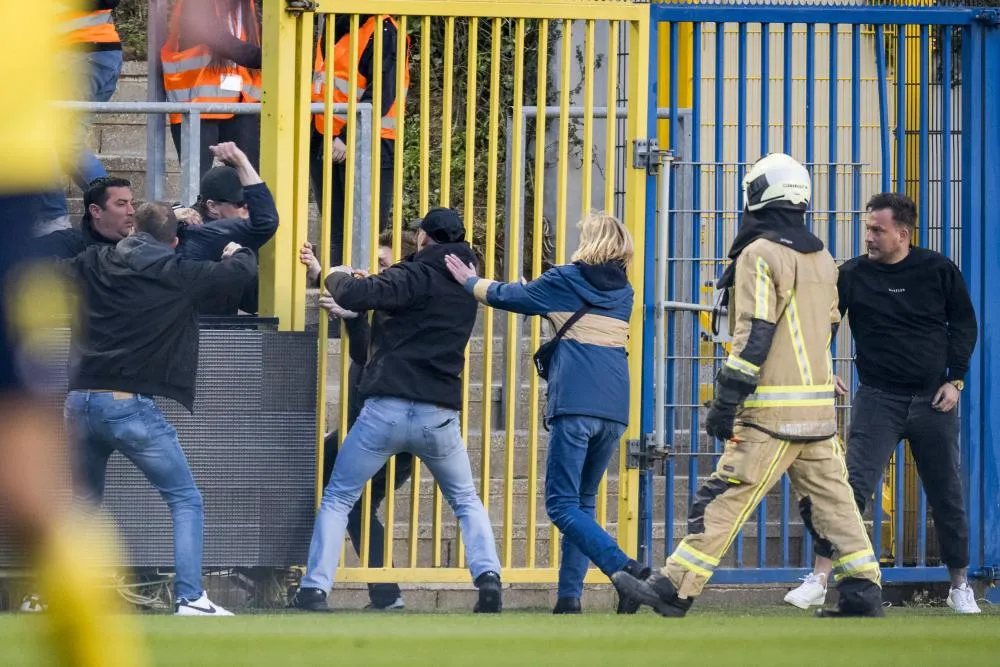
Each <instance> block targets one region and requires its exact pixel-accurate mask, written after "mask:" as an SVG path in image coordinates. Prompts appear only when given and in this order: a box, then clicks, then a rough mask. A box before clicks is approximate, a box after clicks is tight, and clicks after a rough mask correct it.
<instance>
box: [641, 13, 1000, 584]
mask: <svg viewBox="0 0 1000 667" xmlns="http://www.w3.org/2000/svg"><path fill="white" fill-rule="evenodd" d="M651 12H652V16H653V21H652V30H653V35H652V42H651V43H652V44H657V39H658V34H659V31H667V32H668V33H669V35H670V49H669V53H668V54H667V57H669V59H670V63H669V73H670V76H669V81H670V85H669V105H668V106H669V108H671V109H678V108H679V107H680V105H679V98H680V93H679V90H678V88H679V83H680V82H682V81H683V80H686V77H687V76H688V73H681V72H680V71H679V67H680V64H681V63H682V62H683V63H690V72H689V74H690V79H691V81H692V90H691V95H690V99H691V104H690V116H689V118H690V122H689V123H687V126H686V127H682V125H681V122H680V114H674V117H673V118H672V119H671V122H670V130H669V138H667V137H662V136H661V137H660V145H661V146H664V147H667V148H669V149H671V150H673V151H674V154H675V159H674V163H673V167H672V168H671V169H670V170H669V171H666V172H664V173H663V174H662V175H660V177H661V178H670V179H672V180H671V184H670V185H671V187H670V189H669V191H670V193H671V194H670V201H669V202H657V199H656V192H657V190H658V188H657V187H656V180H655V179H656V178H657V176H655V175H654V176H650V179H651V180H650V183H649V185H648V187H647V227H648V228H647V233H646V238H648V239H652V238H655V237H656V234H655V232H656V229H655V225H656V220H657V215H656V213H657V210H658V206H664V205H665V206H668V207H669V212H670V215H669V231H668V234H669V256H668V260H667V267H668V271H669V273H668V280H667V290H668V293H667V300H668V301H689V302H695V303H703V304H707V303H710V299H711V294H710V291H709V290H707V289H706V283H708V282H710V281H713V280H715V279H716V278H717V277H718V275H719V274H720V273H721V270H722V268H723V267H724V265H725V261H726V260H725V253H726V251H727V249H728V247H729V244H730V242H731V240H732V238H733V236H734V235H735V232H736V229H737V227H738V225H739V219H740V213H741V207H740V187H739V184H740V181H741V180H742V176H743V173H744V170H745V169H746V168H747V166H748V164H750V163H752V162H754V161H755V160H756V159H757V158H758V157H760V156H761V155H764V154H766V153H767V152H769V151H775V150H782V151H785V152H788V153H790V154H792V155H794V156H795V157H797V158H798V159H800V160H802V161H803V162H804V163H805V164H806V165H807V168H809V169H810V171H811V173H812V175H813V188H814V197H813V201H812V203H811V207H810V210H809V212H808V214H807V223H808V224H809V225H810V226H811V228H812V229H813V230H814V231H815V232H816V233H817V234H818V235H819V236H820V237H821V238H823V239H825V240H826V241H827V244H828V247H829V249H830V251H831V252H832V253H833V254H834V256H835V257H837V259H838V260H845V259H848V258H850V257H853V256H855V255H857V254H858V253H859V251H860V245H861V244H860V239H861V236H862V234H863V222H862V214H863V210H862V206H863V204H864V202H866V201H867V199H868V198H869V197H871V196H872V195H873V194H875V193H877V192H880V191H886V190H890V189H895V190H901V191H906V192H908V193H909V194H910V195H911V196H913V198H914V199H915V200H916V201H917V204H918V214H919V223H918V224H919V234H918V241H919V243H920V245H922V246H925V247H931V248H934V249H936V250H939V251H941V252H943V253H945V254H946V255H948V256H950V257H952V258H953V259H954V260H955V261H956V262H957V263H959V265H960V266H961V268H962V271H963V273H964V275H965V277H966V280H967V281H968V283H969V288H970V293H971V294H972V297H973V299H974V303H975V305H976V309H977V313H978V314H979V318H980V323H981V333H980V343H979V346H978V348H977V352H976V355H975V357H974V359H973V364H972V369H971V370H970V373H969V376H968V381H967V389H966V391H965V394H964V395H963V400H962V408H961V409H962V413H963V430H962V448H963V475H964V477H965V481H966V489H967V502H968V508H969V521H970V532H971V533H972V535H971V540H970V548H971V550H972V554H971V560H972V569H973V571H975V572H977V573H978V574H979V575H980V576H988V577H990V576H993V575H995V574H996V572H995V569H991V566H995V565H996V564H997V563H1000V495H998V490H1000V454H998V451H997V447H998V445H996V444H995V443H997V442H1000V430H998V427H1000V424H998V420H997V417H996V416H995V414H994V413H996V412H998V411H1000V409H998V408H994V406H993V405H992V397H993V396H994V393H993V390H995V389H1000V386H998V384H1000V373H998V374H993V373H991V366H992V364H993V361H992V360H993V358H994V356H995V355H996V353H998V352H1000V328H998V324H1000V319H998V318H1000V305H998V304H997V303H994V302H993V301H991V300H990V299H989V293H990V290H991V289H992V290H994V291H995V290H996V289H997V288H1000V259H998V256H1000V252H998V251H1000V241H998V240H997V231H998V230H1000V207H997V206H996V205H995V204H994V205H993V206H992V207H991V206H988V205H987V200H986V197H987V196H989V195H988V190H990V189H996V188H997V187H1000V129H998V124H997V123H996V122H995V120H993V119H995V113H996V109H997V108H998V104H1000V28H998V27H997V14H996V12H995V10H982V9H963V8H901V7H886V6H876V7H860V6H851V7H827V6H812V7H810V6H781V5H767V6H760V5H755V6H733V5H725V4H706V5H697V4H677V5H673V4H657V5H652V6H651ZM684 22H690V23H691V25H692V28H691V39H690V40H689V41H687V42H682V40H681V39H679V32H680V27H681V25H682V23H684ZM687 47H689V48H690V49H691V51H690V53H687V54H685V53H682V52H681V48H687ZM733 51H735V53H733ZM959 52H960V53H959ZM659 55H660V54H657V53H656V52H655V51H654V53H653V54H652V58H651V62H650V70H649V77H650V79H649V80H650V85H651V89H652V90H651V94H650V106H651V113H650V116H649V117H650V119H655V118H656V114H655V113H653V112H655V102H656V99H657V95H656V94H655V93H656V91H655V88H656V87H657V85H658V84H657V74H658V72H659V71H660V68H659V63H658V57H659ZM956 65H957V67H956ZM908 69H909V71H908ZM650 136H656V125H655V120H651V123H650ZM987 230H989V232H988V231H987ZM655 259H656V258H655V254H654V249H653V244H649V247H648V248H647V254H646V257H645V260H646V267H647V275H646V277H647V284H650V285H651V284H652V279H653V271H654V268H653V267H654V266H655V264H656V262H655ZM653 294H654V291H653V290H652V289H647V290H646V295H647V297H646V298H647V300H646V304H645V307H646V309H647V312H646V315H647V316H646V321H647V323H650V324H648V326H647V328H646V345H645V350H646V351H647V352H648V353H652V352H654V351H655V347H654V346H653V342H652V341H653V337H652V335H653V330H652V325H651V323H652V321H653V319H654V318H653V314H654V313H655V312H656V309H658V308H660V307H662V304H659V303H657V302H656V300H655V299H654V298H653ZM995 301H1000V300H995ZM702 317H703V316H700V315H699V313H697V312H689V311H684V312H673V311H671V312H669V313H668V316H667V335H666V345H667V349H666V364H665V367H666V372H665V376H664V377H656V376H655V374H653V373H652V372H651V369H646V370H645V371H644V377H643V391H644V397H645V400H644V405H645V406H648V408H649V409H647V410H646V411H645V412H644V415H643V421H644V431H646V432H648V431H649V430H650V427H651V425H652V422H653V414H654V412H653V411H654V410H664V411H665V412H666V414H665V424H666V435H667V442H668V444H670V445H671V446H672V452H673V455H672V457H671V458H670V459H669V460H668V461H667V463H666V464H665V470H664V471H663V474H662V476H661V475H654V474H653V473H652V472H648V473H646V474H645V476H644V477H643V489H642V490H643V493H644V502H643V503H642V507H643V508H644V512H643V520H644V526H643V528H644V529H643V531H642V535H643V543H642V544H641V547H642V549H641V553H642V554H644V556H645V558H646V559H647V560H648V561H649V562H650V563H651V564H652V563H657V564H662V562H663V559H664V557H665V555H666V554H668V553H669V552H670V551H671V550H672V549H673V547H674V545H675V544H676V543H677V542H678V541H679V540H680V539H681V538H682V537H683V535H684V532H685V528H684V519H685V517H686V516H687V510H688V508H689V507H690V504H691V502H692V499H693V496H694V493H695V491H696V490H697V487H698V486H699V484H700V482H701V481H702V480H703V479H704V478H705V477H706V476H707V475H708V474H709V472H710V471H711V470H712V469H713V467H714V464H715V462H716V461H717V459H718V455H719V454H720V452H721V446H720V443H719V442H717V441H716V442H713V441H712V440H711V439H709V438H708V437H707V436H705V435H704V433H703V429H702V428H701V425H700V420H699V416H700V413H702V412H704V411H703V410H701V409H700V404H701V403H703V401H704V400H705V399H706V398H708V397H709V396H710V395H711V385H712V379H713V378H714V375H715V371H716V370H717V368H718V365H719V363H720V361H721V360H722V359H723V358H724V357H725V351H724V349H723V347H722V346H721V345H720V344H717V343H712V342H710V340H709V337H708V333H709V332H708V331H707V330H706V327H705V324H704V320H703V319H701V318H702ZM852 352H853V345H852V342H851V338H850V334H849V330H847V329H845V330H843V331H842V332H841V333H840V335H839V336H838V340H837V341H835V344H834V356H835V372H837V373H838V374H839V375H840V376H841V377H843V378H845V379H848V380H851V382H849V383H848V384H850V385H856V381H854V377H853V376H854V371H853V364H852V361H851V359H852V356H853V354H852ZM995 376H997V377H995ZM656 382H663V383H664V384H665V389H666V391H665V394H666V404H665V405H655V404H654V401H653V395H654V394H653V386H654V383H656ZM848 417H849V414H848V410H847V405H846V404H845V405H843V406H841V424H842V426H843V424H844V423H845V422H846V420H847V419H848ZM904 454H905V449H904V443H900V444H899V446H898V448H897V452H896V456H895V460H894V464H893V470H892V472H893V473H894V474H895V479H896V484H895V494H894V497H893V498H892V503H891V510H892V513H893V516H892V517H891V521H887V520H886V519H887V517H886V516H885V511H884V510H883V498H881V497H880V496H881V487H880V492H879V497H876V499H875V503H874V505H873V511H872V513H871V514H872V515H871V517H870V520H871V524H872V537H873V546H874V547H875V550H876V553H879V554H881V556H882V559H883V564H884V566H885V569H884V578H885V580H886V581H889V582H892V581H934V580H944V579H946V578H947V572H946V570H945V569H944V568H943V567H940V566H938V565H937V558H936V543H935V542H934V540H933V539H929V532H928V529H929V527H932V525H933V524H931V523H929V521H928V517H927V502H926V498H925V496H924V494H923V490H922V488H920V489H919V491H917V493H916V495H915V498H914V497H910V498H907V493H906V489H907V485H906V484H904V483H903V480H904V479H905V475H904V468H905V460H906V457H905V455H904ZM909 474H910V475H912V474H913V473H912V472H911V473H909ZM914 505H915V507H914ZM913 512H915V514H916V516H915V518H913V519H911V520H910V521H909V522H906V523H904V519H906V517H907V515H908V513H913ZM914 523H915V533H916V534H915V538H914V539H913V540H911V543H910V544H908V543H907V540H906V539H904V537H906V536H907V533H910V534H911V535H912V533H913V532H914V530H913V524H914ZM890 526H891V529H890ZM884 529H885V533H883V531H884ZM811 565H812V545H811V541H810V539H809V535H808V532H807V531H804V530H803V527H802V524H801V521H800V519H799V516H798V510H797V503H796V499H795V498H794V497H793V495H792V493H791V489H790V485H789V482H788V478H787V476H786V477H785V478H784V479H783V480H782V482H781V484H779V485H778V486H777V487H776V488H775V489H774V490H773V491H772V492H771V493H770V494H768V497H767V498H765V500H764V501H763V502H762V503H761V506H760V508H759V510H758V512H757V516H756V519H755V520H750V521H748V522H747V524H746V526H745V527H744V530H743V531H742V532H741V533H740V535H739V537H738V538H737V540H736V543H735V545H734V548H733V550H732V553H730V554H727V556H726V558H725V559H724V560H723V566H722V567H720V568H719V569H718V570H716V574H715V577H714V579H713V581H714V582H716V583H755V582H791V581H794V580H795V579H796V578H797V577H800V576H802V575H803V574H805V573H806V572H808V571H809V570H810V568H811Z"/></svg>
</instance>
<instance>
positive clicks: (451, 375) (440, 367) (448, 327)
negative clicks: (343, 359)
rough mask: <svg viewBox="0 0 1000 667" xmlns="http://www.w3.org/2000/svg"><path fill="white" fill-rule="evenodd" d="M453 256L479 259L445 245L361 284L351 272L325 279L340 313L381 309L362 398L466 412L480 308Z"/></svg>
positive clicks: (467, 249) (374, 325) (465, 245)
mask: <svg viewBox="0 0 1000 667" xmlns="http://www.w3.org/2000/svg"><path fill="white" fill-rule="evenodd" d="M448 254H454V255H457V256H458V257H460V258H461V259H462V260H464V261H466V262H475V261H476V256H475V254H474V253H473V252H472V248H471V247H469V244H468V243H465V242H459V243H441V244H435V245H430V246H427V247H426V248H424V249H422V250H420V251H419V252H417V253H415V254H413V255H410V256H409V257H407V258H406V259H404V260H403V261H402V262H400V263H398V264H395V265H393V266H391V267H389V268H388V269H386V270H385V271H383V272H381V273H379V274H378V275H374V276H369V277H367V278H364V279H360V280H359V279H357V278H354V277H353V276H351V275H350V274H346V273H331V274H330V275H329V276H327V278H326V281H325V284H326V289H327V290H328V291H329V292H330V294H331V295H332V296H333V298H334V300H336V302H337V303H338V304H340V305H341V306H342V307H344V308H347V309H348V310H354V311H358V312H363V311H367V310H373V311H375V313H374V314H373V319H372V331H371V348H370V353H369V356H368V363H367V364H366V365H365V369H364V373H363V375H362V378H361V383H360V386H359V393H360V396H361V398H363V399H365V398H369V397H372V396H387V397H393V398H403V399H408V400H412V401H419V402H421V403H432V404H434V405H439V406H442V407H445V408H450V409H452V410H460V409H461V407H462V379H461V376H462V370H463V369H464V367H465V347H466V345H468V343H469V336H470V335H472V328H473V326H474V325H475V322H476V311H477V309H478V306H477V305H476V300H475V299H473V298H472V297H471V296H470V295H469V294H468V293H466V291H465V290H464V289H463V288H462V286H461V285H459V284H458V283H457V282H455V280H454V278H452V277H451V274H450V273H449V272H448V268H447V267H446V266H445V263H444V257H445V255H448Z"/></svg>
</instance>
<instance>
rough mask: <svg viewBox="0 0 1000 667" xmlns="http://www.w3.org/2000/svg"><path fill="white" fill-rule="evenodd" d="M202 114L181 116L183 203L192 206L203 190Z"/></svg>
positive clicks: (188, 113)
mask: <svg viewBox="0 0 1000 667" xmlns="http://www.w3.org/2000/svg"><path fill="white" fill-rule="evenodd" d="M200 165H201V113H200V112H199V111H195V110H192V111H189V112H187V113H185V114H183V115H181V201H182V202H184V203H185V204H191V203H192V202H194V201H195V200H196V199H197V198H198V190H199V189H200V188H201V171H200V169H199V166H200Z"/></svg>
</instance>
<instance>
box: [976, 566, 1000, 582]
mask: <svg viewBox="0 0 1000 667" xmlns="http://www.w3.org/2000/svg"><path fill="white" fill-rule="evenodd" d="M972 578H973V579H985V580H986V581H997V580H998V579H1000V567H998V566H996V565H985V566H983V567H981V568H979V569H978V570H976V571H975V572H973V573H972Z"/></svg>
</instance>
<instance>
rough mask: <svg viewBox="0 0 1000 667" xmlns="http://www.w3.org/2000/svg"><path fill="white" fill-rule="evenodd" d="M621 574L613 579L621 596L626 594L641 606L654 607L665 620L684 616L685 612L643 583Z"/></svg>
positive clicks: (617, 574)
mask: <svg viewBox="0 0 1000 667" xmlns="http://www.w3.org/2000/svg"><path fill="white" fill-rule="evenodd" d="M619 574H621V573H616V574H615V575H614V576H613V577H612V582H613V583H614V585H615V588H617V589H618V591H619V594H620V593H622V592H624V593H625V594H626V595H627V596H628V597H631V598H633V599H636V600H638V601H639V603H640V604H644V605H646V606H647V607H652V608H653V611H655V612H656V613H657V614H659V615H660V616H663V617H665V618H681V617H683V616H684V613H685V612H683V611H681V610H680V609H678V608H677V607H675V606H673V605H672V604H667V603H666V602H664V601H663V600H661V599H660V596H659V595H657V594H656V591H654V590H653V589H652V588H650V587H649V586H647V585H646V584H644V583H643V582H641V581H639V580H638V579H636V578H635V577H633V576H631V575H626V576H619Z"/></svg>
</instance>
